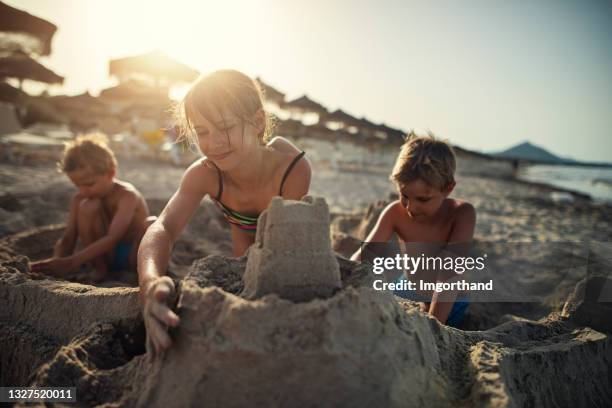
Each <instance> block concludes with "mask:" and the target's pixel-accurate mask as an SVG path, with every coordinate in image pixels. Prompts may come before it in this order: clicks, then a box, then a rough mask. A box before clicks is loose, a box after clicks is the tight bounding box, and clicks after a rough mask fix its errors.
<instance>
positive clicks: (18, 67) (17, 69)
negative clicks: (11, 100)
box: [0, 55, 64, 88]
mask: <svg viewBox="0 0 612 408" xmlns="http://www.w3.org/2000/svg"><path fill="white" fill-rule="evenodd" d="M5 78H16V79H18V80H19V82H20V88H21V81H23V80H24V79H30V80H33V81H38V82H44V83H47V84H62V83H63V82H64V77H62V76H60V75H58V74H56V73H55V72H53V71H51V70H50V69H49V68H47V67H45V66H44V65H42V64H41V63H39V62H37V61H36V60H34V59H32V58H30V57H28V56H27V55H16V56H11V57H3V58H0V79H5Z"/></svg>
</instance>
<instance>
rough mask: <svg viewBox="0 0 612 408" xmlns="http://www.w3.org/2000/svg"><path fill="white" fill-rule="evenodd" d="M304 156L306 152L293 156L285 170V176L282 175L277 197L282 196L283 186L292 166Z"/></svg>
mask: <svg viewBox="0 0 612 408" xmlns="http://www.w3.org/2000/svg"><path fill="white" fill-rule="evenodd" d="M305 154H306V152H301V153H300V154H298V155H297V156H295V157H294V159H293V161H292V162H291V164H290V165H289V167H287V170H285V174H283V179H282V181H281V185H280V189H279V190H278V195H279V196H282V195H283V185H284V184H285V180H287V176H288V175H289V173H290V172H291V169H293V166H295V163H297V162H298V160H300V159H301V158H302V157H304V155H305Z"/></svg>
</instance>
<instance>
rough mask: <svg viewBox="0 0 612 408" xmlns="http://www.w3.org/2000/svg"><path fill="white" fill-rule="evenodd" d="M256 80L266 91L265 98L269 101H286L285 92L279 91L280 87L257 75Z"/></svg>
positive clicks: (278, 102) (279, 102)
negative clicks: (271, 84)
mask: <svg viewBox="0 0 612 408" xmlns="http://www.w3.org/2000/svg"><path fill="white" fill-rule="evenodd" d="M255 80H256V81H257V82H258V83H259V85H260V86H261V89H262V90H263V92H264V98H265V99H266V100H267V101H271V102H276V103H277V104H279V105H280V104H282V103H283V102H284V101H285V94H284V93H282V92H281V91H279V90H278V89H276V88H274V87H272V86H270V85H268V84H266V83H265V82H264V81H262V80H261V78H259V77H257V78H255Z"/></svg>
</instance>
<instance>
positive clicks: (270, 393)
mask: <svg viewBox="0 0 612 408" xmlns="http://www.w3.org/2000/svg"><path fill="white" fill-rule="evenodd" d="M245 262H246V260H245V259H244V258H242V259H238V260H235V259H231V258H226V257H223V256H211V257H209V258H206V259H204V260H202V261H200V262H198V263H197V265H196V266H195V267H194V270H193V271H192V273H191V274H190V275H189V276H188V277H187V278H186V279H185V280H184V281H183V282H182V284H181V285H180V287H179V300H178V304H177V307H176V310H177V312H178V313H179V315H180V316H181V325H180V327H179V328H178V329H177V330H176V331H175V332H173V334H172V335H173V338H174V342H175V344H174V346H173V347H172V348H171V349H170V350H169V351H168V352H167V353H166V354H165V355H164V356H163V358H161V359H157V360H155V361H153V362H151V361H149V359H148V358H147V356H146V354H143V353H144V346H143V345H144V335H143V327H142V322H141V321H140V319H139V317H138V316H137V311H135V310H134V309H130V305H131V304H132V303H131V302H132V299H133V301H135V293H133V292H132V293H133V294H129V293H117V292H116V291H117V289H96V290H91V289H90V287H87V286H84V285H78V284H75V285H76V286H75V287H74V288H73V289H76V288H77V287H81V289H82V292H81V293H79V291H78V290H77V291H74V290H68V291H67V293H66V292H64V291H61V292H59V293H57V292H54V291H53V285H50V283H49V282H48V281H28V280H27V277H26V275H25V274H24V273H22V272H18V271H17V270H16V269H14V268H6V267H3V271H2V275H1V276H2V280H1V281H0V282H1V287H2V292H0V293H2V298H3V300H4V299H7V300H8V301H9V303H8V304H9V305H10V307H9V310H11V309H15V308H17V309H19V307H18V306H17V305H16V303H17V302H15V301H14V299H20V300H21V301H22V302H23V303H31V302H35V301H36V299H40V298H41V293H46V294H48V296H50V297H57V299H58V300H59V299H62V298H63V300H64V301H65V302H66V303H68V304H76V302H78V300H76V299H75V293H79V295H80V296H81V297H83V298H85V299H89V298H91V299H92V301H93V302H92V303H95V302H96V301H97V300H98V299H100V297H101V296H106V297H107V298H108V299H107V303H106V306H105V307H104V309H106V310H108V311H110V310H112V309H113V308H116V309H115V312H114V316H113V317H112V318H108V317H107V316H104V317H106V322H101V321H102V320H105V319H104V317H103V316H100V317H99V318H98V317H96V316H92V315H90V312H85V313H83V315H84V317H81V318H78V319H75V318H74V316H72V317H73V318H72V319H65V318H63V316H61V315H53V316H49V318H48V319H40V318H36V317H35V316H32V315H36V314H38V313H41V310H37V309H35V308H32V309H31V312H30V313H25V314H24V313H20V314H15V315H13V314H10V313H7V314H4V315H3V316H2V321H3V324H2V327H3V329H2V331H3V336H2V339H3V344H2V350H3V353H2V368H3V370H2V372H3V373H9V374H10V375H7V376H5V375H3V376H2V385H9V384H10V385H15V384H20V385H21V384H26V383H31V384H36V385H38V386H60V385H63V386H67V385H70V386H75V387H77V395H78V396H79V401H81V402H82V403H84V404H88V405H90V404H91V405H97V404H103V403H119V404H121V405H125V406H133V405H134V406H168V405H176V404H180V405H201V404H203V403H205V404H207V405H208V404H210V405H213V406H217V405H223V406H262V405H263V406H270V405H271V406H316V405H319V404H321V403H323V402H324V403H325V404H327V403H329V405H333V406H373V405H381V406H423V405H432V406H455V405H457V404H465V405H467V406H544V407H546V406H579V407H580V406H584V407H590V406H609V405H610V404H612V395H611V394H610V391H609V390H610V381H612V378H610V372H609V367H610V366H611V365H612V343H611V341H610V339H609V337H608V334H606V333H603V332H598V331H595V330H594V329H591V328H587V327H581V326H580V325H577V324H576V322H575V321H574V315H569V316H566V317H561V316H559V315H552V316H550V318H549V319H547V320H545V321H540V322H531V321H516V322H509V323H506V324H504V325H502V326H499V327H497V328H495V329H491V330H488V331H484V332H462V331H460V330H455V329H451V328H447V327H445V326H442V325H440V324H438V323H437V322H436V321H435V320H433V319H431V318H429V317H427V316H424V315H422V314H421V313H419V312H418V311H417V310H416V308H415V307H414V305H413V304H412V303H411V302H401V303H398V302H396V301H395V300H394V299H393V298H392V297H390V296H388V295H385V294H381V293H379V292H375V291H373V290H372V289H370V287H369V277H368V271H367V269H366V268H364V267H363V266H359V265H357V264H355V263H352V262H349V261H346V260H343V259H341V258H340V259H339V263H340V265H341V272H342V276H343V285H344V287H343V290H341V291H340V292H338V293H337V294H335V295H334V296H332V297H331V298H328V299H316V300H313V301H310V302H302V303H294V302H291V301H288V300H284V299H280V298H279V297H278V296H276V295H267V296H264V297H263V298H261V299H258V300H255V301H249V300H246V299H243V298H241V297H239V296H237V295H236V294H238V293H240V291H241V290H242V285H241V272H243V271H244V268H245ZM349 282H351V283H350V284H349ZM608 283H609V282H608ZM219 285H221V286H219ZM128 290H130V289H128ZM132 291H133V290H132ZM102 294H104V295H102ZM126 302H127V304H128V308H127V310H123V309H121V308H120V307H118V306H119V305H124V304H126ZM85 303H87V302H85ZM591 306H592V307H595V306H594V305H591ZM602 307H605V306H602ZM119 309H121V310H119ZM85 310H87V309H85ZM89 310H92V309H89ZM130 310H134V313H136V317H134V315H133V314H131V313H130ZM88 322H89V323H91V326H90V327H89V328H86V329H83V327H84V326H85V325H86V324H87V323H88ZM26 324H27V325H28V328H27V330H26V329H24V327H25V325H26ZM53 325H55V326H53ZM79 330H80V331H79ZM26 332H27V333H29V336H26V337H19V336H22V335H23V334H24V333H26ZM73 333H78V334H76V335H74V337H72V338H71V340H70V341H67V340H66V339H67V338H69V337H70V336H71V335H72V334H73ZM17 339H19V340H17ZM33 351H34V353H33ZM44 360H47V362H46V364H44V365H42V366H40V367H38V369H36V366H38V364H41V363H42V362H43V361H44ZM9 367H10V369H8V368H9ZM7 369H8V371H7ZM28 375H31V377H29V381H28V380H27V379H28ZM30 381H31V382H30Z"/></svg>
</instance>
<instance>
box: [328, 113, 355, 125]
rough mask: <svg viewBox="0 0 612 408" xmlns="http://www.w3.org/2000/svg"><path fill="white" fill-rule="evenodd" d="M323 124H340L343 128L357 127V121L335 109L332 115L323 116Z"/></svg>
mask: <svg viewBox="0 0 612 408" xmlns="http://www.w3.org/2000/svg"><path fill="white" fill-rule="evenodd" d="M322 119H323V121H325V122H342V123H343V124H344V125H345V126H358V123H359V119H357V118H356V117H354V116H352V115H350V114H348V113H346V112H344V111H343V110H342V109H336V110H335V111H333V112H332V113H329V114H327V115H325V116H324V117H323V118H322Z"/></svg>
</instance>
